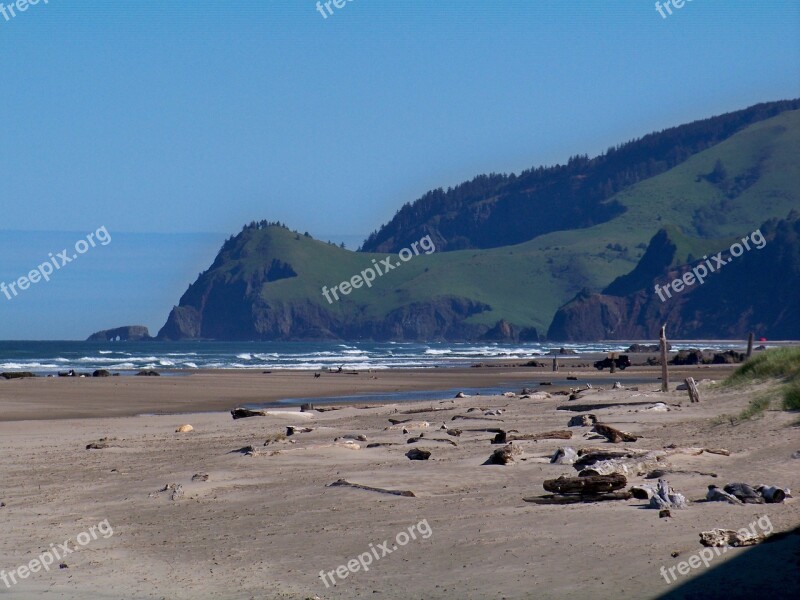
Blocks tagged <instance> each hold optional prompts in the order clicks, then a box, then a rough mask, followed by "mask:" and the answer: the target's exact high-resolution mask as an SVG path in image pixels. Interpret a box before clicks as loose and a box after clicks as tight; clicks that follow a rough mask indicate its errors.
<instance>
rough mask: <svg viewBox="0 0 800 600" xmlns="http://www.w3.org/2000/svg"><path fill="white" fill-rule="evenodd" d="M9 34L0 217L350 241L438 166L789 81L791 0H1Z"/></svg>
mask: <svg viewBox="0 0 800 600" xmlns="http://www.w3.org/2000/svg"><path fill="white" fill-rule="evenodd" d="M4 3H5V4H8V1H7V0H6V1H5V2H4ZM0 56H2V57H3V59H2V62H1V63H0V98H2V106H3V112H2V114H0V165H2V167H0V199H2V202H1V204H0V205H1V206H2V220H0V235H3V233H2V231H4V230H5V231H8V230H18V231H74V232H81V231H93V230H95V229H97V228H98V227H99V226H101V225H105V226H106V227H107V228H108V230H109V231H112V232H116V233H124V232H141V233H166V234H173V233H182V234H187V233H198V232H214V233H216V234H224V235H228V234H231V233H235V232H236V231H238V230H239V228H240V227H241V225H242V224H244V223H245V222H248V221H251V220H253V219H256V220H259V219H269V220H280V221H283V222H286V223H287V224H288V225H289V226H290V227H292V228H295V229H299V230H301V231H306V230H308V231H310V232H311V233H312V234H314V235H316V236H319V237H323V238H326V239H327V238H332V239H334V238H336V236H340V237H342V239H344V236H358V237H362V236H364V235H366V234H368V233H369V232H370V231H372V230H373V229H376V228H377V227H379V226H380V225H381V224H382V223H384V222H386V221H387V220H388V219H389V218H391V216H392V215H393V214H394V213H395V211H396V210H397V209H398V208H399V207H400V206H401V205H402V204H403V203H405V202H409V201H413V200H414V199H415V198H417V197H419V196H420V195H421V194H423V193H424V192H425V191H427V190H429V189H431V188H436V187H440V186H442V187H447V186H448V185H454V184H457V183H459V182H461V181H463V180H465V179H469V178H471V177H473V176H474V175H476V174H479V173H485V172H492V171H494V172H509V171H519V170H521V169H524V168H528V167H531V166H534V165H539V164H553V163H557V162H563V161H565V160H566V159H567V158H568V157H569V156H570V155H572V154H578V153H580V154H583V153H588V154H590V155H593V154H597V153H599V152H602V151H603V150H604V149H605V148H607V147H608V146H609V145H612V144H617V143H620V142H624V141H627V140H629V139H631V138H634V137H638V136H641V135H644V134H646V133H648V132H650V131H653V130H658V129H663V128H666V127H670V126H673V125H677V124H681V123H684V122H687V121H690V120H693V119H698V118H704V117H707V116H710V115H713V114H719V113H722V112H726V111H730V110H736V109H739V108H743V107H745V106H748V105H751V104H754V103H756V102H761V101H769V100H777V99H784V98H793V97H798V96H800V8H799V7H798V4H797V3H796V2H791V1H789V0H787V1H783V2H778V1H761V0H759V1H758V2H755V1H753V0H748V1H736V0H727V1H722V0H693V1H692V2H687V3H686V4H685V6H683V8H681V9H679V10H674V12H673V14H672V16H669V17H668V18H667V19H663V18H661V17H660V16H659V14H658V12H657V11H656V10H655V6H654V2H650V1H649V0H614V1H610V0H606V1H599V0H574V1H561V0H559V1H557V2H556V1H549V2H540V1H531V0H526V1H521V0H519V1H518V0H514V1H501V0H493V1H483V2H476V1H472V0H460V1H452V0H436V1H435V2H433V1H429V2H419V1H400V0H397V1H392V2H389V1H377V0H353V1H352V2H348V3H347V4H346V5H345V6H344V7H343V8H342V9H338V10H337V9H334V14H333V15H331V16H329V17H328V18H327V19H323V18H322V16H321V15H320V14H319V13H318V12H317V10H316V8H315V1H313V0H291V1H288V0H286V1H269V0H259V1H250V0H242V1H239V2H218V1H215V2H207V1H203V0H196V1H193V2H174V1H173V2H151V1H138V2H117V1H104V2H98V1H91V2H90V1H76V0H73V1H70V0H49V2H48V4H44V0H42V1H41V2H40V3H39V4H38V5H36V6H30V7H29V8H28V10H27V11H26V12H24V13H19V14H17V16H16V17H14V18H12V19H11V20H9V21H5V20H4V19H3V18H2V16H0ZM212 238H213V239H214V240H216V239H217V238H216V237H213V236H212V237H209V238H205V239H207V240H211V239H212ZM8 239H10V238H8ZM15 239H16V238H15ZM32 239H35V238H32ZM141 239H145V238H141ZM193 239H200V238H193ZM22 243H26V242H22ZM31 243H33V242H31ZM209 243H210V242H209ZM214 244H215V246H216V244H217V242H216V241H214ZM109 247H110V246H109ZM35 250H36V251H37V252H38V253H39V254H41V253H44V254H45V255H46V253H47V252H49V251H51V250H52V248H50V247H41V248H35ZM211 255H212V256H213V251H212V252H211ZM90 262H91V261H88V260H87V261H86V263H87V266H86V267H81V266H80V265H79V264H76V265H71V266H74V267H76V268H77V269H76V270H78V269H80V268H89V265H88V263H90ZM37 264H38V263H37ZM34 266H35V265H34ZM26 267H27V265H19V268H20V269H22V268H26ZM16 268H17V265H16V264H13V265H12V264H11V263H10V262H9V259H7V258H6V259H5V264H3V265H2V268H0V274H2V275H5V274H6V273H8V272H10V273H12V275H9V276H13V273H16V270H15V269H16ZM64 276H65V277H66V276H67V274H66V272H65V273H64ZM109 276H110V277H112V278H113V277H114V275H113V274H112V275H109ZM194 276H196V272H190V273H187V274H186V276H185V277H184V278H182V279H181V281H182V282H183V279H186V280H191V279H192V278H193V277H194ZM120 277H121V276H120ZM115 281H116V283H118V284H120V285H124V283H121V282H120V281H118V280H115ZM159 281H161V282H162V283H164V282H163V280H159ZM172 285H175V283H174V282H173V283H172ZM180 287H182V288H184V289H185V284H184V283H181V286H180ZM42 293H44V292H42ZM177 300H178V298H177V297H176V298H174V300H173V301H172V303H175V302H177ZM53 302H55V299H54V300H53ZM1 305H2V303H0V306H1ZM2 310H3V309H2V308H0V311H2ZM168 310H169V306H166V307H165V312H164V317H166V312H167V311H168ZM0 316H2V315H1V313H0ZM109 318H111V317H109ZM127 320H129V319H125V320H124V321H127ZM113 324H122V323H112V324H107V325H108V326H111V325H113ZM80 325H81V327H83V328H84V329H85V328H86V327H88V329H89V330H91V329H94V327H93V326H92V324H91V323H89V322H84V321H83V320H81V323H80ZM8 331H9V330H8V329H6V328H5V327H4V326H3V325H0V338H2V337H8V336H10V335H11V334H10V333H7V332H8ZM48 331H50V330H48ZM86 333H87V334H88V331H87V332H86Z"/></svg>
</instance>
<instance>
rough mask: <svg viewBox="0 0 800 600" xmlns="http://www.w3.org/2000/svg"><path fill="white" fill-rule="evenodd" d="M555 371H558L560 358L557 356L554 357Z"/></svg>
mask: <svg viewBox="0 0 800 600" xmlns="http://www.w3.org/2000/svg"><path fill="white" fill-rule="evenodd" d="M553 371H554V372H555V371H558V357H557V356H554V357H553Z"/></svg>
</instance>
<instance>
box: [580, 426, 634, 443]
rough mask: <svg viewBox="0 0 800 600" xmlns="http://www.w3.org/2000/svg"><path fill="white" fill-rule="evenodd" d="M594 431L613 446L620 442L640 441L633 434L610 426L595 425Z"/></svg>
mask: <svg viewBox="0 0 800 600" xmlns="http://www.w3.org/2000/svg"><path fill="white" fill-rule="evenodd" d="M592 431H595V432H596V433H599V434H600V435H602V436H603V437H604V438H606V439H607V440H608V441H609V442H611V443H612V444H619V443H620V442H635V441H636V440H638V439H639V438H638V437H636V436H635V435H633V434H630V433H627V432H625V431H620V430H619V429H616V428H614V427H611V426H610V425H604V424H603V423H595V424H594V429H593V430H592Z"/></svg>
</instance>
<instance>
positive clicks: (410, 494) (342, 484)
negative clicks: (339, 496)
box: [327, 479, 416, 498]
mask: <svg viewBox="0 0 800 600" xmlns="http://www.w3.org/2000/svg"><path fill="white" fill-rule="evenodd" d="M327 487H351V488H356V489H358V490H367V491H369V492H380V493H381V494H392V495H393V496H407V497H409V498H416V495H415V494H414V492H412V491H409V490H387V489H384V488H377V487H372V486H369V485H361V484H360V483H350V482H349V481H347V480H345V479H337V480H336V481H334V482H333V483H330V484H328V486H327Z"/></svg>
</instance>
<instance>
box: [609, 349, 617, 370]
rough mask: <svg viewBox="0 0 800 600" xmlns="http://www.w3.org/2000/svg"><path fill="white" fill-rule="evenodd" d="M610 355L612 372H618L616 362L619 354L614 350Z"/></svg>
mask: <svg viewBox="0 0 800 600" xmlns="http://www.w3.org/2000/svg"><path fill="white" fill-rule="evenodd" d="M609 357H611V373H612V374H613V373H616V372H617V363H616V358H617V355H616V354H615V353H614V352H612V353H611V354H609Z"/></svg>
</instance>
